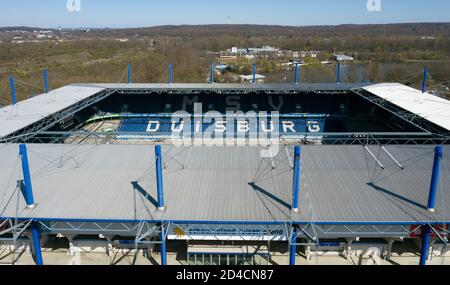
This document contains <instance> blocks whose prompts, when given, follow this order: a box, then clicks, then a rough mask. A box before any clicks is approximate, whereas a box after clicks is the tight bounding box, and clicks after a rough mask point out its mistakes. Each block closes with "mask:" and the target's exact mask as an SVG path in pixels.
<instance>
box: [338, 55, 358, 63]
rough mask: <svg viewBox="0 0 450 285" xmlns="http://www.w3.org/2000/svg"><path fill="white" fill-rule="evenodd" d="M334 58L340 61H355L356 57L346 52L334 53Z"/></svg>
mask: <svg viewBox="0 0 450 285" xmlns="http://www.w3.org/2000/svg"><path fill="white" fill-rule="evenodd" d="M333 57H334V59H335V60H336V61H339V62H345V61H353V60H354V58H353V57H351V56H348V55H345V54H334V55H333Z"/></svg>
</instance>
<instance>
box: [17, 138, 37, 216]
mask: <svg viewBox="0 0 450 285" xmlns="http://www.w3.org/2000/svg"><path fill="white" fill-rule="evenodd" d="M19 154H20V157H21V159H22V172H23V180H24V183H25V192H24V193H23V194H24V196H25V201H26V203H27V207H28V208H33V207H34V206H35V204H34V197H33V186H32V184H31V175H30V166H29V163H28V153H27V147H26V145H25V144H21V145H19Z"/></svg>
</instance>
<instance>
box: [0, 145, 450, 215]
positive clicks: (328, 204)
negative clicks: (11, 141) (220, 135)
mask: <svg viewBox="0 0 450 285" xmlns="http://www.w3.org/2000/svg"><path fill="white" fill-rule="evenodd" d="M386 149H387V150H388V151H389V152H390V153H391V154H392V155H393V156H395V157H396V159H397V160H398V161H399V162H400V163H401V164H403V166H405V169H403V170H402V169H401V168H400V167H398V166H397V164H396V163H394V162H389V159H390V158H389V157H388V156H387V155H386V154H383V151H378V149H377V147H374V146H372V147H371V151H372V152H373V153H375V154H377V155H378V159H379V160H381V161H382V162H383V163H384V164H385V167H386V168H385V169H384V170H382V169H381V168H380V167H378V166H377V164H376V162H375V161H374V160H373V158H372V157H370V156H369V155H367V151H366V150H365V149H364V148H363V147H362V146H303V151H302V181H301V188H300V206H301V207H300V213H299V214H292V213H291V211H290V209H289V205H290V203H291V199H292V169H291V167H290V165H289V162H288V158H287V156H286V153H285V151H284V150H283V149H281V150H280V152H279V153H278V155H277V156H276V157H275V159H274V162H275V168H274V169H273V168H272V166H271V165H272V162H271V160H270V159H262V158H261V157H260V149H259V148H257V147H179V148H175V147H172V146H165V147H164V148H163V150H164V162H165V163H164V164H165V166H166V167H165V169H164V186H165V188H164V191H165V200H166V205H167V210H166V212H164V213H159V212H158V211H157V210H156V207H155V205H154V204H153V203H154V200H155V199H156V197H157V196H156V185H155V162H154V154H153V152H154V150H153V147H152V146H148V145H99V146H91V145H76V146H75V145H29V159H30V167H31V169H32V180H33V189H34V195H35V200H36V202H37V203H38V206H37V207H36V208H35V209H33V210H26V209H25V205H24V201H23V200H24V199H23V198H22V197H21V196H19V216H20V217H34V218H55V219H93V220H107V219H112V220H160V219H164V220H185V221H243V222H245V221H247V222H248V221H261V222H273V221H277V222H281V221H287V222H289V221H291V220H294V221H297V222H304V221H314V222H415V221H442V220H445V221H450V212H449V210H447V208H448V205H449V203H450V193H449V192H448V191H445V190H448V185H449V184H448V178H449V170H448V166H449V163H448V161H450V147H448V146H446V147H445V157H444V167H443V172H442V175H441V184H440V185H441V186H440V189H441V192H440V194H439V195H438V202H437V212H436V213H435V214H431V213H429V212H427V211H426V209H425V208H424V207H425V205H426V202H427V197H428V190H429V183H430V176H431V167H432V162H433V147H432V146H401V147H400V146H388V147H386ZM17 153H18V146H17V145H0V154H1V155H2V158H4V159H2V160H0V169H1V172H0V197H1V200H0V216H3V217H11V216H14V215H15V211H16V199H17V191H16V192H15V182H16V181H17V180H19V179H21V170H20V160H18V155H17ZM291 153H292V152H291ZM17 163H18V164H17ZM15 166H16V167H15ZM11 181H13V182H11ZM152 197H153V198H152ZM446 206H447V207H446Z"/></svg>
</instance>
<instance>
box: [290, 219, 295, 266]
mask: <svg viewBox="0 0 450 285" xmlns="http://www.w3.org/2000/svg"><path fill="white" fill-rule="evenodd" d="M290 239H291V245H290V248H289V265H291V266H294V265H295V257H296V255H297V229H296V228H295V227H294V226H293V227H292V234H291V236H290Z"/></svg>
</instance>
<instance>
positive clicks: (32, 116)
mask: <svg viewBox="0 0 450 285" xmlns="http://www.w3.org/2000/svg"><path fill="white" fill-rule="evenodd" d="M102 90H104V88H101V87H87V86H76V85H69V86H65V87H62V88H59V89H56V90H53V91H51V92H49V93H48V94H42V95H38V96H35V97H33V98H30V99H27V100H24V101H21V102H18V103H17V104H16V105H9V106H6V107H4V108H1V109H0V138H1V137H4V136H7V135H10V134H12V133H14V132H16V131H18V130H21V129H23V128H26V127H28V126H30V125H32V124H34V123H36V122H38V121H40V120H42V119H44V118H45V117H48V116H50V115H53V114H55V113H57V112H59V111H61V110H64V109H66V108H67V107H70V106H72V105H74V104H75V103H77V102H79V101H82V100H85V99H87V98H89V97H91V96H93V95H95V94H97V93H99V92H101V91H102Z"/></svg>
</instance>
